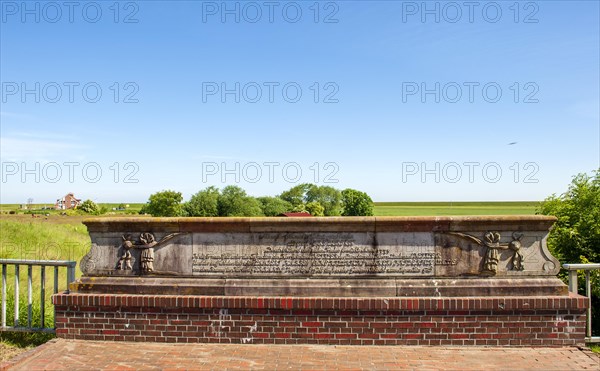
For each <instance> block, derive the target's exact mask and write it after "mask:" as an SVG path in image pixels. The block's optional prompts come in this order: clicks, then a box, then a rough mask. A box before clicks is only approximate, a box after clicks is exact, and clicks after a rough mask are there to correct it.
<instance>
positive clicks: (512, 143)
mask: <svg viewBox="0 0 600 371" xmlns="http://www.w3.org/2000/svg"><path fill="white" fill-rule="evenodd" d="M517 143H519V142H510V143H508V145H509V146H514V145H515V144H517Z"/></svg>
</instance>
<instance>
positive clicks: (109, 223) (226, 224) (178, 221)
mask: <svg viewBox="0 0 600 371" xmlns="http://www.w3.org/2000/svg"><path fill="white" fill-rule="evenodd" d="M556 220H557V219H556V218H555V217H553V216H544V215H516V216H512V215H511V216H506V215H501V216H500V215H499V216H395V217H380V216H376V217H311V218H290V217H256V218H245V217H244V218H241V217H215V218H196V217H193V218H192V217H189V218H153V217H131V218H130V217H109V218H89V219H85V220H84V221H83V224H85V225H86V226H87V228H88V231H89V232H112V231H120V230H129V229H136V228H140V227H143V228H144V230H146V231H149V232H153V231H163V232H297V231H301V232H311V231H316V232H328V231H331V232H394V231H407V232H431V231H464V230H470V231H487V230H489V229H490V228H492V227H493V228H495V229H502V228H501V227H502V226H507V228H508V229H512V228H514V226H515V225H517V226H518V227H519V229H522V230H550V228H551V227H552V225H553V224H554V222H555V221H556Z"/></svg>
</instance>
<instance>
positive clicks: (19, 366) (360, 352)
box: [1, 339, 600, 371]
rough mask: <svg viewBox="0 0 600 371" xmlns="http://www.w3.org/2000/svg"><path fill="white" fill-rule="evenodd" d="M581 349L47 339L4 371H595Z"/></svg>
mask: <svg viewBox="0 0 600 371" xmlns="http://www.w3.org/2000/svg"><path fill="white" fill-rule="evenodd" d="M599 361H600V357H598V355H596V354H593V353H591V352H590V351H589V350H588V349H583V350H582V349H579V348H576V347H563V348H485V347H422V346H332V345H234V344H159V343H130V342H108V341H83V340H65V339H55V340H52V341H50V342H48V343H46V344H44V345H42V346H41V347H38V348H36V349H34V350H32V351H29V352H27V353H24V354H22V355H21V356H18V357H17V358H15V359H13V360H11V361H9V362H8V363H5V364H3V365H2V367H1V368H2V369H11V370H43V369H44V370H158V369H161V370H176V369H188V370H189V369H200V370H209V369H214V370H224V369H232V370H236V369H264V370H323V369H336V370H337V369H344V370H419V371H425V370H441V369H444V370H484V369H485V370H600V362H599Z"/></svg>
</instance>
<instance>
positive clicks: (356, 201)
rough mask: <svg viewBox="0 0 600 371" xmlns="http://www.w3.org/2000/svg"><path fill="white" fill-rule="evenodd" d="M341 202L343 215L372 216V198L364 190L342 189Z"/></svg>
mask: <svg viewBox="0 0 600 371" xmlns="http://www.w3.org/2000/svg"><path fill="white" fill-rule="evenodd" d="M342 204H343V205H344V211H343V213H342V215H344V216H372V215H373V200H372V199H371V197H369V195H368V194H366V193H365V192H361V191H357V190H355V189H350V188H348V189H344V190H343V191H342Z"/></svg>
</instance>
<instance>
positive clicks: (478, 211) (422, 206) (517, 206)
mask: <svg viewBox="0 0 600 371" xmlns="http://www.w3.org/2000/svg"><path fill="white" fill-rule="evenodd" d="M538 205H539V202H538V201H514V202H375V210H374V213H375V215H376V216H444V215H533V214H535V212H536V209H537V207H538Z"/></svg>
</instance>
